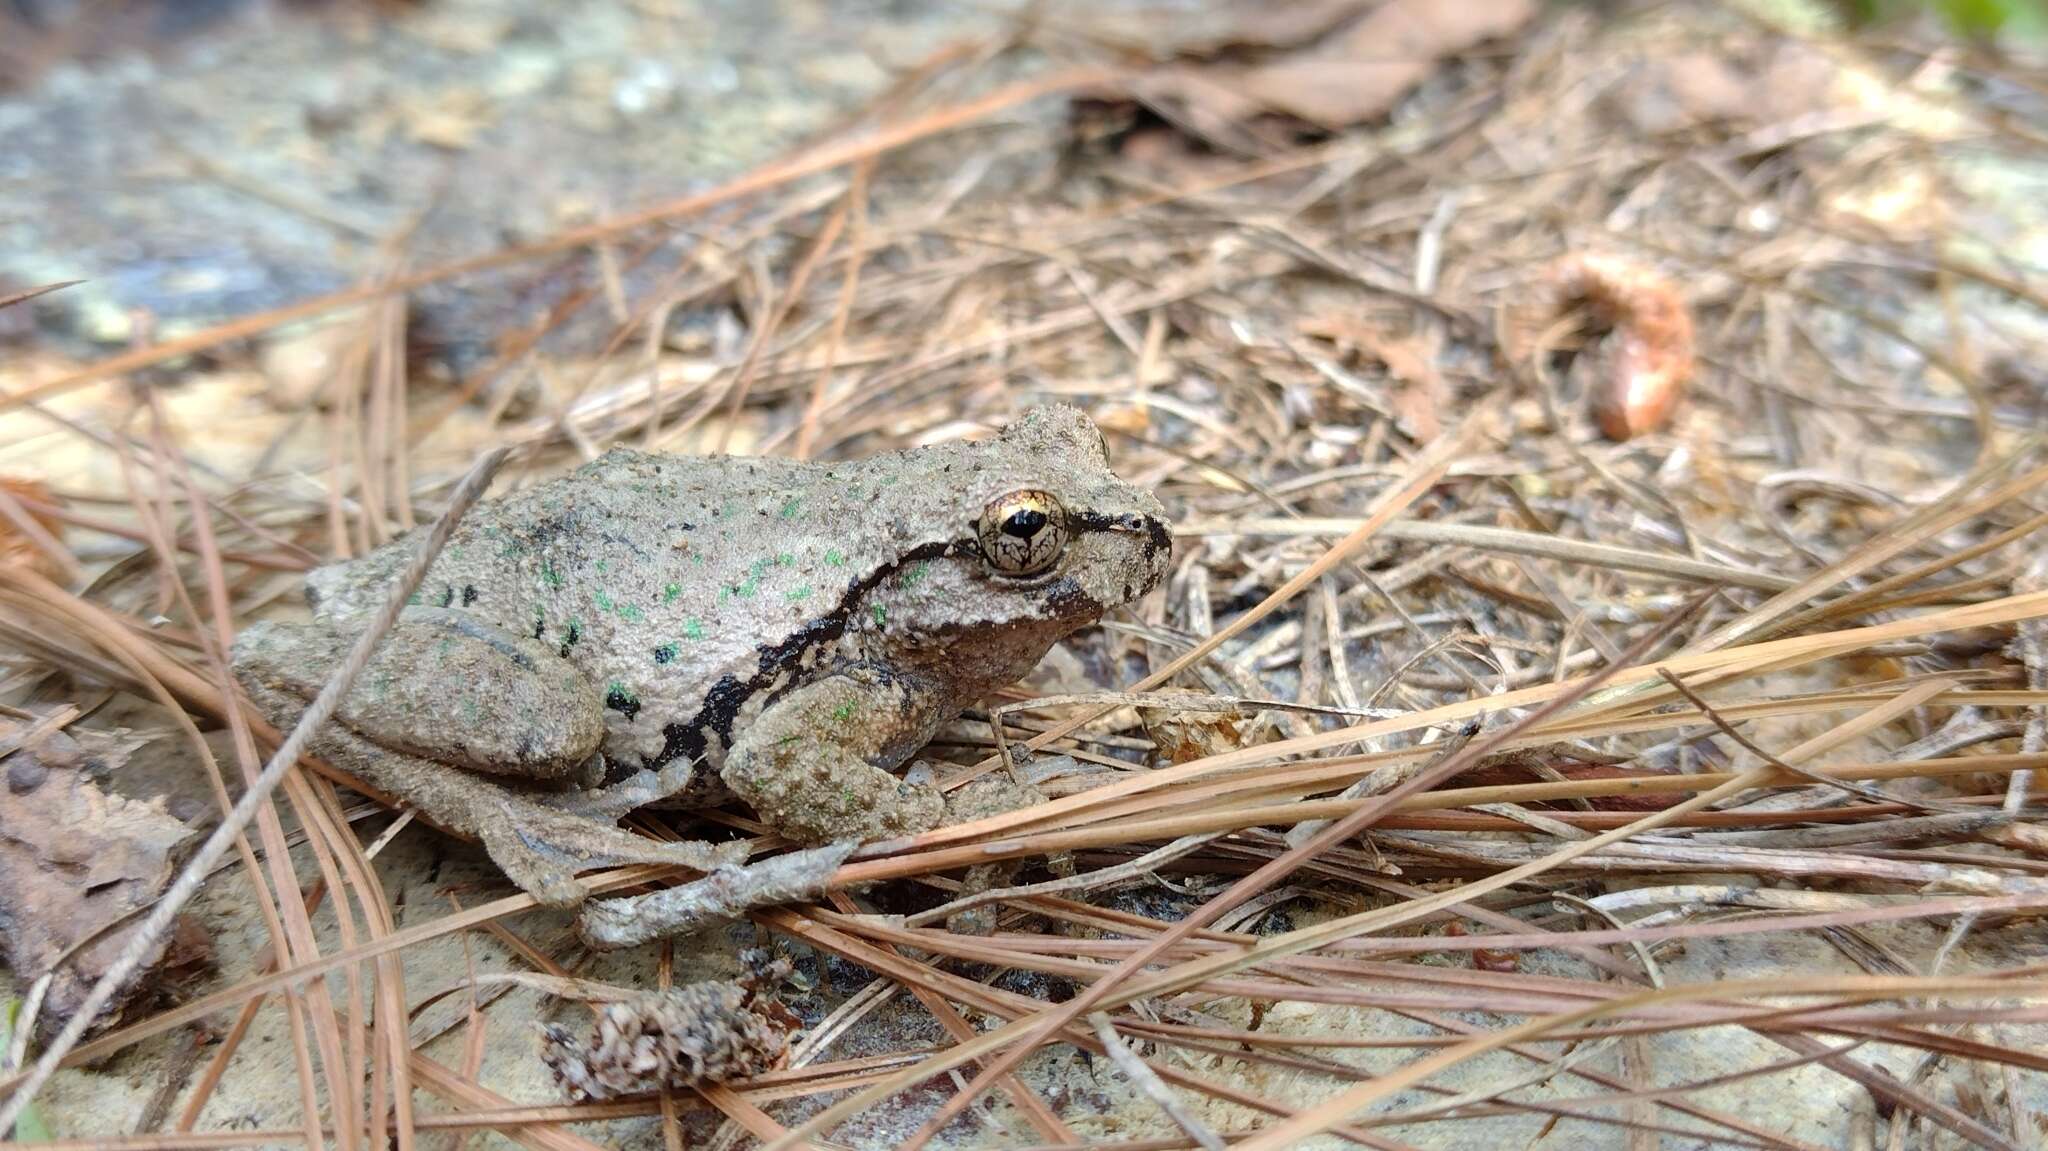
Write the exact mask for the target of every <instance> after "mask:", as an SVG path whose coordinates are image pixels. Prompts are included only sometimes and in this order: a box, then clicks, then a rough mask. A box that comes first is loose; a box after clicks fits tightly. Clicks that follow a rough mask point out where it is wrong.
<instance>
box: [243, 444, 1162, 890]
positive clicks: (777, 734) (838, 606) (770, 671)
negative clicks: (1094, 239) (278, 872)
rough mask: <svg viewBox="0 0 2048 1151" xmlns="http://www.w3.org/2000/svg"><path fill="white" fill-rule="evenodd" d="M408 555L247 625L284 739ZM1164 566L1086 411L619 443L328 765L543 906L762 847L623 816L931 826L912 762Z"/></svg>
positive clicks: (473, 515)
mask: <svg viewBox="0 0 2048 1151" xmlns="http://www.w3.org/2000/svg"><path fill="white" fill-rule="evenodd" d="M416 546H417V540H416V539H414V538H413V537H412V535H411V534H410V533H409V534H407V535H401V536H399V537H397V538H395V539H393V540H391V541H390V542H388V543H386V544H384V545H383V546H382V547H379V548H377V549H375V550H372V551H368V552H366V553H364V554H362V555H361V556H359V557H356V558H352V559H346V560H340V561H337V562H334V563H330V564H327V565H325V566H321V567H318V568H315V569H313V570H312V571H310V572H309V573H307V575H306V576H305V579H304V596H305V600H306V603H307V606H308V608H309V610H310V616H311V618H310V619H306V620H268V621H259V622H255V623H252V624H249V625H246V626H245V627H244V628H243V629H242V630H241V632H240V634H239V635H238V636H237V638H236V641H235V644H234V647H233V653H232V656H233V658H232V668H233V672H234V675H235V678H236V680H237V681H238V683H239V684H240V685H241V687H242V688H243V690H244V692H245V694H246V695H247V696H248V697H249V699H250V701H251V702H253V703H254V704H255V705H256V707H257V708H258V709H259V710H260V711H261V712H262V713H263V714H264V715H265V717H266V718H267V719H269V720H270V721H271V722H273V723H275V724H277V725H278V726H279V727H281V728H282V727H285V726H287V725H289V724H291V723H293V722H295V721H296V720H297V719H298V717H299V715H300V713H301V712H302V711H303V709H304V708H305V707H306V705H307V703H308V701H310V700H311V699H312V698H313V697H314V696H315V695H317V694H318V692H319V691H320V689H321V687H322V686H323V684H324V683H325V681H326V679H327V678H328V677H329V675H330V674H331V673H332V671H333V669H334V668H335V667H336V666H338V665H339V664H340V663H341V662H342V661H343V660H344V659H345V658H346V653H347V652H348V650H349V649H350V647H351V646H352V645H353V644H354V643H355V642H356V640H357V638H358V637H359V636H360V635H361V633H362V631H363V630H364V628H365V626H366V625H367V622H368V621H369V619H370V618H371V617H372V616H373V615H374V614H375V613H376V612H377V611H378V610H379V609H380V608H381V607H382V606H383V605H384V604H385V602H386V600H387V599H388V598H389V597H390V595H391V589H392V588H393V586H394V585H395V584H396V582H397V581H398V580H399V578H400V575H401V573H402V571H403V570H404V569H405V568H406V566H407V565H408V564H409V563H410V562H411V559H412V557H413V555H414V549H415V547H416ZM1172 547H1173V537H1172V531H1171V527H1170V525H1169V522H1168V520H1167V516H1166V513H1165V510H1164V508H1163V507H1162V505H1161V504H1160V502H1159V500H1158V499H1157V498H1156V497H1155V496H1153V495H1152V494H1151V493H1150V492H1148V491H1146V490H1144V489H1143V488H1141V487H1138V486H1135V485H1133V484H1130V483H1128V482H1126V481H1125V480H1123V479H1122V478H1120V477H1119V476H1118V475H1117V474H1116V473H1115V472H1114V471H1113V470H1112V468H1111V465H1110V459H1109V452H1108V446H1107V444H1106V442H1105V440H1104V437H1103V435H1102V432H1101V431H1100V429H1099V428H1097V427H1096V425H1095V424H1094V423H1093V422H1092V421H1091V420H1090V419H1089V418H1088V416H1087V415H1085V414H1084V413H1082V412H1081V411H1080V410H1079V409H1077V408H1074V407H1071V406H1067V405H1048V406H1042V407H1035V408H1031V409H1029V410H1027V411H1025V412H1023V413H1021V414H1020V415H1019V416H1018V417H1017V418H1016V419H1014V420H1012V421H1011V422H1010V423H1009V424H1008V425H1007V426H1006V427H1004V428H1003V429H1002V430H1001V431H1000V432H999V433H997V434H995V435H994V436H991V437H987V438H980V439H957V440H952V441H946V442H936V443H930V444H925V445H923V446H917V447H912V448H909V449H905V450H901V451H896V452H889V453H882V454H877V455H872V456H868V457H866V458H863V459H857V460H851V461H832V462H823V461H810V460H797V459H789V458H779V457H765V456H761V457H750V456H741V455H712V456H687V455H671V454H661V453H652V452H644V451H639V450H634V449H631V448H625V447H614V448H612V449H610V450H609V451H606V452H604V453H603V454H602V455H599V456H597V457H596V458H595V459H592V460H590V461H589V462H587V463H585V464H583V465H582V466H581V467H578V468H576V469H575V470H573V471H570V472H568V473H566V474H564V475H561V476H559V477H556V478H554V479H550V480H546V481H543V482H540V483H537V484H534V485H532V486H529V487H526V488H524V489H521V490H518V491H515V492H512V493H509V494H506V495H502V496H498V497H494V498H491V499H487V500H485V501H482V502H480V503H479V504H478V505H477V506H476V507H475V508H474V509H472V510H471V512H470V513H469V514H468V515H467V516H466V517H465V518H464V519H463V520H462V522H461V523H460V524H459V525H458V526H457V528H456V530H455V531H454V533H453V534H452V535H451V536H450V537H449V540H448V543H447V545H446V546H445V548H444V549H443V551H442V552H441V553H440V554H439V555H438V556H437V557H436V558H435V559H434V562H433V564H432V565H431V566H430V568H429V569H428V571H427V573H426V575H425V578H424V579H423V580H422V581H421V583H420V585H419V590H418V591H417V592H415V593H414V595H413V596H412V598H411V599H410V600H409V601H408V602H407V604H406V605H405V606H404V608H403V609H402V610H401V612H400V614H399V616H398V620H397V623H396V624H395V625H394V626H393V627H392V628H391V629H390V631H389V632H388V633H387V634H386V635H385V636H384V637H383V639H382V641H381V642H380V643H379V645H378V646H377V648H376V650H375V652H374V653H373V655H372V656H371V658H370V660H369V662H368V663H367V664H366V665H365V666H364V668H363V671H362V672H361V674H360V675H359V676H358V678H357V681H356V683H355V685H354V686H353V687H352V689H351V690H350V691H349V693H348V694H347V695H345V696H344V697H343V699H342V702H341V704H340V706H339V708H338V709H337V710H336V712H335V714H334V716H333V718H332V719H331V720H330V721H329V722H328V723H327V724H325V725H324V726H323V727H322V728H321V730H320V731H319V733H318V734H317V735H316V736H315V737H314V739H313V741H312V743H311V745H310V750H311V751H312V753H313V754H315V755H318V756H320V757H322V758H323V759H325V760H327V761H328V762H329V763H331V764H333V765H334V766H336V767H338V768H340V769H342V770H343V771H345V772H347V773H348V774H349V775H350V776H352V777H354V778H356V779H357V780H359V781H361V782H362V783H363V784H365V785H366V786H367V787H368V788H370V789H372V790H374V791H377V792H381V793H384V794H386V795H388V796H390V797H393V798H396V799H397V800H400V801H402V802H404V803H406V804H408V805H410V806H411V807H413V808H414V809H415V810H417V811H418V812H419V813H420V814H421V815H422V816H424V817H425V818H426V819H427V820H428V821H429V822H432V823H434V824H436V825H438V826H440V827H442V828H444V829H446V830H449V831H452V832H455V833H457V834H459V835H466V836H469V837H472V838H475V839H477V840H480V841H481V842H482V844H483V846H484V848H485V850H486V852H487V853H488V854H489V856H490V858H491V860H492V862H493V863H494V864H495V865H496V866H497V867H498V868H499V870H500V871H502V872H503V873H504V874H505V875H506V876H507V877H508V878H509V879H511V880H512V881H513V883H514V884H516V885H517V886H519V887H520V888H522V889H523V890H525V891H526V892H528V893H529V894H531V895H533V896H534V897H535V898H536V900H538V901H539V902H541V903H543V904H547V905H555V906H567V905H573V904H575V903H577V902H578V901H580V900H581V898H582V897H583V894H584V890H585V889H584V888H583V886H582V884H581V883H580V882H579V881H578V880H577V879H576V878H575V876H576V873H577V872H579V871H585V870H589V869H591V868H595V867H601V866H609V865H616V864H619V863H627V862H667V863H683V864H685V865H688V866H694V867H697V868H700V869H705V870H709V869H710V868H711V867H714V866H718V865H721V864H724V863H729V862H731V861H732V859H733V858H734V857H733V856H732V855H731V852H733V851H735V850H742V851H743V850H744V847H743V845H742V846H741V847H738V848H736V847H734V846H733V845H732V844H727V845H723V846H713V845H710V844H704V843H693V842H687V841H686V842H682V843H664V842H660V841H656V840H653V839H650V838H648V837H645V836H641V835H637V834H634V833H632V832H629V831H627V830H625V829H623V828H621V827H619V826H618V820H619V819H621V818H623V817H624V816H625V815H626V814H628V813H630V812H632V811H634V810H636V809H639V808H642V807H647V806H650V805H660V806H684V807H688V806H692V805H696V806H702V805H703V804H707V803H715V802H720V801H724V800H728V799H730V798H733V797H736V798H737V799H739V800H741V801H743V802H744V803H745V804H747V805H748V806H749V807H751V808H752V810H753V812H754V814H755V816H756V817H757V819H758V820H759V823H760V824H761V825H762V826H763V827H764V828H765V829H766V830H768V831H771V832H773V833H775V834H777V835H779V836H781V837H783V838H785V839H787V840H789V841H791V842H793V843H799V844H823V843H834V842H841V841H845V840H853V841H860V842H866V841H873V840H878V839H887V838H892V837H899V836H906V835H914V834H917V833H919V832H922V831H926V830H929V829H931V828H933V827H936V826H939V825H940V824H941V823H942V821H944V820H945V817H946V804H945V800H944V799H943V797H942V795H941V792H940V789H939V788H938V787H936V786H935V785H934V784H933V783H932V782H930V780H929V779H927V778H920V776H925V775H929V774H930V773H929V771H920V770H918V765H916V764H914V763H912V761H913V759H914V757H915V756H916V754H917V753H918V752H919V751H920V750H921V749H923V747H924V745H925V744H926V743H927V742H928V741H929V740H930V739H931V738H932V736H933V735H934V734H935V733H936V732H937V730H938V729H939V727H940V726H941V725H942V724H944V723H946V722H947V721H949V720H951V719H952V718H953V717H955V716H957V715H958V714H960V712H961V711H962V710H963V709H964V708H966V707H968V706H970V705H972V704H973V703H974V702H975V701H977V700H980V699H982V698H985V697H986V696H987V695H989V694H990V693H991V692H993V691H995V690H997V689H999V688H1001V687H1003V686H1005V685H1008V684H1011V683H1014V682H1016V681H1017V680H1019V679H1021V678H1023V677H1024V676H1025V675H1027V674H1028V673H1029V672H1030V671H1031V669H1032V668H1033V667H1034V666H1035V665H1036V664H1037V663H1038V662H1039V660H1040V659H1041V658H1042V657H1043V656H1044V655H1045V653H1046V652H1047V651H1048V650H1050V649H1051V647H1052V646H1053V645H1054V644H1055V643H1057V642H1059V641H1060V640H1062V639H1063V638H1065V637H1066V636H1068V635H1070V634H1072V633H1073V632H1075V631H1077V630H1079V629H1081V628H1083V627H1086V626H1089V625H1091V624H1093V623H1095V622H1097V621H1098V620H1100V619H1101V618H1102V617H1103V616H1104V615H1105V614H1106V613H1108V612H1110V611H1112V610H1115V609H1117V608H1120V607H1123V606H1126V605H1130V604H1133V603H1134V602H1135V601H1137V600H1138V599H1140V598H1141V597H1143V596H1144V595H1146V594H1147V593H1148V592H1150V591H1151V590H1152V589H1154V588H1155V587H1157V586H1158V585H1159V583H1160V581H1161V580H1162V579H1163V578H1164V576H1165V574H1166V572H1167V570H1168V565H1169V562H1170V558H1171V553H1172ZM906 767H907V768H911V770H909V771H902V772H901V773H899V769H904V768H906ZM721 853H724V854H721Z"/></svg>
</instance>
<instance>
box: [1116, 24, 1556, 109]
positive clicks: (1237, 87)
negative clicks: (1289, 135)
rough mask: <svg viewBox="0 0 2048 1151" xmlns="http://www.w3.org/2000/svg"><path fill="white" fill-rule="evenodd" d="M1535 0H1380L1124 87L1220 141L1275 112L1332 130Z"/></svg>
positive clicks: (1393, 96) (1392, 97) (1505, 29)
mask: <svg viewBox="0 0 2048 1151" xmlns="http://www.w3.org/2000/svg"><path fill="white" fill-rule="evenodd" d="M1535 14H1536V5H1535V3H1534V0H1466V2H1464V3H1459V4H1441V3H1435V2H1432V0H1387V2H1386V3H1384V4H1381V5H1379V6H1378V7H1376V8H1374V9H1373V10H1372V11H1371V12H1369V13H1367V14H1366V15H1365V16H1364V17H1362V18H1360V19H1358V20H1356V21H1352V22H1351V23H1349V24H1348V25H1345V26H1343V27H1339V28H1336V29H1335V30H1333V31H1331V32H1330V33H1329V34H1328V35H1325V36H1322V37H1321V38H1319V39H1317V40H1315V41H1314V42H1310V43H1304V44H1303V45H1302V46H1300V47H1298V48H1295V49H1293V50H1291V51H1286V52H1283V53H1280V54H1278V55H1276V56H1273V57H1271V58H1269V59H1266V60H1263V61H1259V62H1256V63H1252V64H1236V63H1222V62H1201V63H1194V62H1190V63H1183V64H1178V65H1174V66H1171V67H1169V68H1165V69H1161V70H1157V71H1154V72H1152V73H1150V74H1148V75H1146V76H1143V77H1141V78H1139V79H1138V80H1137V81H1136V82H1135V83H1134V84H1133V86H1132V91H1133V93H1134V94H1135V95H1136V96H1137V97H1138V98H1140V99H1141V100H1143V101H1145V102H1146V103H1149V104H1152V105H1154V106H1155V107H1156V106H1160V105H1163V104H1170V105H1172V106H1173V108H1174V110H1175V111H1176V112H1177V113H1178V115H1170V116H1169V118H1170V119H1175V120H1176V121H1179V122H1183V123H1184V126H1185V127H1187V128H1189V129H1190V130H1193V131H1195V132H1198V133H1201V134H1203V135H1204V136H1207V137H1211V138H1212V139H1214V140H1215V142H1218V143H1222V144H1226V145H1229V144H1231V143H1232V141H1231V139H1230V137H1231V136H1232V135H1233V134H1234V133H1233V129H1240V130H1241V129H1242V128H1243V126H1244V123H1245V121H1247V120H1250V119H1251V118H1253V117H1254V116H1257V115H1262V114H1280V115H1285V116H1291V117H1294V118H1295V119H1298V120H1303V121H1306V122H1308V123H1310V124H1313V125H1315V126H1317V127H1320V128H1325V129H1330V130H1335V129H1339V128H1344V127H1347V126H1349V125H1352V124H1356V123H1359V122H1361V121H1364V120H1369V119H1371V118H1373V117H1375V116H1379V115H1381V114H1382V113H1384V112H1386V111H1387V110H1388V109H1389V108H1391V107H1393V105H1394V102H1395V101H1396V100H1399V99H1400V98H1401V97H1402V96H1404V95H1406V94H1407V93H1408V92H1409V90H1410V89H1412V88H1414V87H1415V86H1416V85H1417V84H1419V83H1421V82H1422V80H1423V79H1424V78H1426V77H1427V76H1428V75H1429V74H1430V73H1431V72H1432V71H1433V70H1434V69H1435V68H1436V66H1437V64H1438V62H1440V61H1442V60H1443V59H1445V58H1447V57H1449V56H1453V55H1456V54H1457V53H1459V52H1463V51H1466V50H1467V49H1469V48H1471V47H1473V46H1474V45H1476V44H1479V43H1481V42H1483V41H1486V40H1491V39H1496V38H1498V37H1501V36H1505V35H1507V34H1509V33H1511V32H1513V31H1515V30H1516V29H1518V28H1520V27H1521V26H1522V25H1524V24H1526V23H1527V22H1528V21H1529V20H1530V18H1532V17H1533V16H1534V15H1535Z"/></svg>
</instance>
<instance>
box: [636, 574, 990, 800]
mask: <svg viewBox="0 0 2048 1151" xmlns="http://www.w3.org/2000/svg"><path fill="white" fill-rule="evenodd" d="M975 547H976V545H975V543H974V540H973V539H972V538H968V539H963V540H949V541H947V542H944V543H929V544H924V545H922V546H920V547H916V548H912V549H911V550H910V551H907V552H905V553H903V555H901V556H900V557H898V558H896V559H895V560H892V561H890V562H889V563H886V564H883V565H881V566H880V567H877V568H876V569H875V570H874V571H871V572H869V573H868V574H867V575H865V576H859V577H856V578H854V579H851V580H848V581H847V584H846V591H845V592H844V593H843V594H841V595H840V597H839V602H838V603H837V604H835V605H833V608H832V610H831V611H829V612H827V613H825V614H824V615H821V616H819V617H817V618H816V619H812V620H808V621H806V622H805V623H804V625H803V626H802V627H799V628H797V629H796V631H794V632H792V633H791V634H790V636H789V638H787V639H785V640H783V641H782V642H781V643H778V644H763V645H761V646H760V647H758V648H756V649H755V650H756V651H758V652H759V653H760V658H759V661H758V663H757V665H756V667H755V671H754V674H753V675H751V676H749V677H747V678H746V679H744V680H743V679H740V678H739V677H738V676H736V675H733V674H730V673H728V674H726V675H724V676H722V677H720V678H719V680H718V682H717V683H715V684H712V685H711V688H710V690H708V691H706V692H705V693H704V706H703V707H702V708H699V709H698V711H697V714H696V715H694V716H692V717H691V718H690V720H689V722H687V723H671V724H669V725H667V726H666V727H664V728H662V729H661V735H662V746H661V750H660V751H659V752H657V753H656V754H655V756H654V758H653V759H650V760H648V761H647V763H646V764H645V765H644V766H645V767H647V768H648V769H649V770H654V769H658V768H660V767H661V766H662V765H664V764H666V763H668V762H669V761H671V760H674V759H676V758H678V757H687V758H689V759H698V758H701V757H702V756H703V754H704V751H705V749H706V748H707V747H709V746H710V740H711V736H712V735H716V736H717V737H718V739H719V742H720V743H722V744H724V745H725V746H727V747H731V746H732V727H733V723H734V722H735V721H736V720H737V719H738V718H739V714H740V709H741V708H743V707H745V706H746V703H747V701H748V700H750V699H752V698H754V696H755V694H756V693H758V692H761V691H763V690H766V689H768V688H770V687H771V686H773V685H774V684H775V681H776V680H777V679H779V678H781V677H782V676H783V675H784V674H786V673H787V672H789V671H790V669H792V668H795V667H797V666H799V665H800V664H802V662H803V658H804V654H805V652H807V651H809V650H810V649H811V648H813V647H816V646H818V645H821V644H827V643H832V642H834V641H836V640H838V639H839V637H841V636H843V635H845V634H846V628H847V625H848V623H849V622H851V620H852V619H853V614H854V612H855V610H856V609H858V608H859V607H860V601H861V599H862V598H863V597H865V596H866V595H867V593H869V592H871V591H873V590H874V589H875V588H876V587H877V586H879V585H880V584H881V582H882V581H883V580H885V579H888V578H889V577H890V576H892V575H894V574H896V573H897V572H899V571H901V570H903V568H904V567H905V566H907V565H909V564H913V563H921V562H923V561H925V560H932V559H937V558H939V557H940V556H943V555H947V554H949V553H952V552H956V551H960V550H962V549H966V550H973V549H975Z"/></svg>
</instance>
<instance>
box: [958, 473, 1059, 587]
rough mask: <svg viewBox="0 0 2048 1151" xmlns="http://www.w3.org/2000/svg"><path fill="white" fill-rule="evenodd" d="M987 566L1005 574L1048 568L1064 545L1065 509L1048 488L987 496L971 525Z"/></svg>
mask: <svg viewBox="0 0 2048 1151" xmlns="http://www.w3.org/2000/svg"><path fill="white" fill-rule="evenodd" d="M975 536H976V538H977V539H979V540H980V541H981V554H982V555H983V556H985V557H987V559H988V566H990V567H992V568H994V569H995V570H996V571H997V572H999V573H1001V574H1003V575H1007V576H1033V575H1037V574H1039V573H1040V572H1042V571H1045V570H1046V569H1047V568H1050V567H1051V566H1052V565H1053V564H1054V563H1055V562H1057V561H1058V560H1059V558H1060V552H1061V550H1062V549H1064V548H1065V547H1066V546H1067V509H1066V508H1065V507H1064V506H1062V505H1061V504H1060V501H1059V497H1057V496H1055V495H1053V494H1052V493H1051V492H1043V491H1038V490H1036V489H1034V488H1026V489H1024V490H1023V491H1015V492H1011V493H1010V494H1008V495H1005V496H999V497H997V498H996V499H993V500H990V501H989V504H988V506H987V507H985V508H983V509H982V511H981V523H980V524H978V525H976V527H975Z"/></svg>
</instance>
